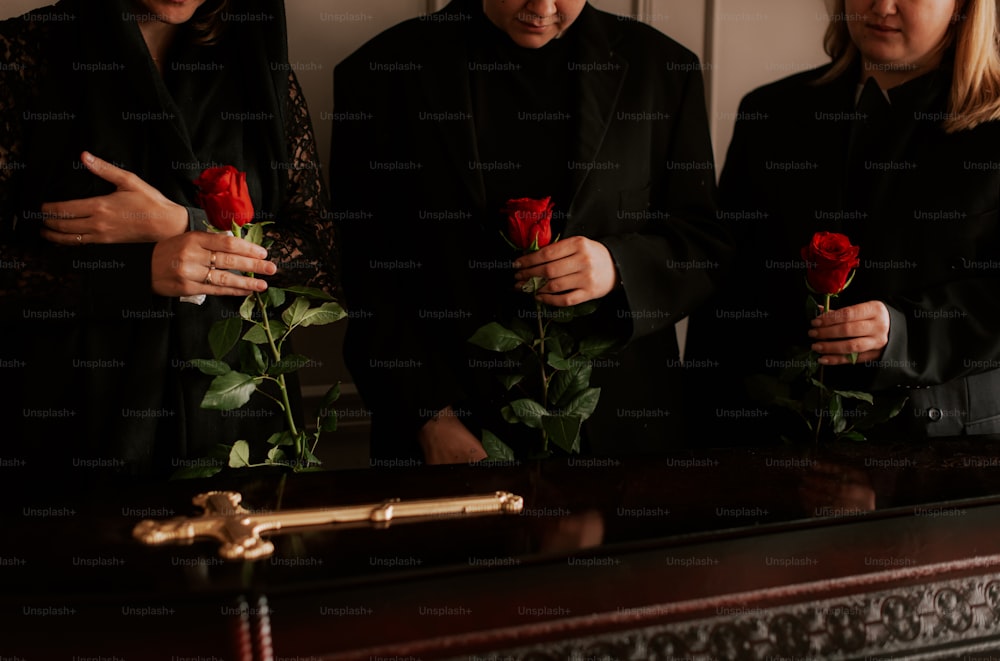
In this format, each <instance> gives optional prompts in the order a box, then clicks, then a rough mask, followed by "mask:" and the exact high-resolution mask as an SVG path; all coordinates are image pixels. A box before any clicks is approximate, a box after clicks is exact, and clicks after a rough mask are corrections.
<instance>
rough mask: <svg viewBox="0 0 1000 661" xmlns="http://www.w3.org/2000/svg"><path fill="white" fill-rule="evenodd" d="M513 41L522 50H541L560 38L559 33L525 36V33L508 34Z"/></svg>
mask: <svg viewBox="0 0 1000 661" xmlns="http://www.w3.org/2000/svg"><path fill="white" fill-rule="evenodd" d="M508 35H509V36H510V38H511V40H512V41H513V42H514V43H515V44H517V45H518V46H520V47H521V48H541V47H542V46H544V45H545V44H547V43H549V42H550V41H552V40H553V39H555V38H556V37H558V36H559V33H558V32H555V33H553V34H525V33H524V32H514V33H508Z"/></svg>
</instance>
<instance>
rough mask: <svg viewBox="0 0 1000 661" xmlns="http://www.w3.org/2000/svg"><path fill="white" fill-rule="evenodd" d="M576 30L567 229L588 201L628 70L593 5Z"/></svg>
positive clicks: (584, 14) (610, 34)
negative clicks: (585, 197)
mask: <svg viewBox="0 0 1000 661" xmlns="http://www.w3.org/2000/svg"><path fill="white" fill-rule="evenodd" d="M572 29H573V30H575V31H576V32H577V34H579V38H580V43H579V51H578V52H579V66H580V68H579V70H578V71H577V72H576V76H577V85H578V90H579V92H578V94H579V102H580V103H579V117H578V126H577V128H578V131H579V134H578V138H577V151H576V154H575V158H576V163H575V164H574V167H573V169H572V184H571V191H572V198H571V202H570V206H569V221H568V223H567V230H569V227H570V226H571V225H572V223H573V218H574V217H576V216H578V215H579V214H578V213H577V212H578V211H579V207H580V206H581V205H582V204H583V203H584V200H583V196H582V195H581V194H582V192H583V190H584V185H585V184H586V182H587V178H588V177H589V175H590V172H591V171H592V170H593V167H592V166H593V165H594V161H595V160H596V159H597V156H598V154H599V153H600V151H601V147H602V146H603V145H604V141H605V138H606V137H607V135H608V129H609V128H610V126H611V122H612V120H613V118H614V113H615V109H616V108H617V107H618V99H619V96H620V95H621V92H622V87H623V85H624V83H625V77H626V74H627V73H628V62H627V61H626V60H625V58H623V57H621V56H620V55H618V54H617V53H615V52H614V50H613V46H614V44H615V42H616V41H617V39H618V36H619V35H618V34H612V33H611V32H610V30H609V29H608V27H607V26H606V24H605V23H604V22H602V21H601V20H600V15H599V14H598V13H597V11H596V10H595V9H593V8H592V7H591V6H590V5H589V4H588V5H585V6H584V9H583V12H582V13H581V14H580V16H579V17H578V18H577V20H576V25H574V26H573V28H572ZM567 233H568V232H567Z"/></svg>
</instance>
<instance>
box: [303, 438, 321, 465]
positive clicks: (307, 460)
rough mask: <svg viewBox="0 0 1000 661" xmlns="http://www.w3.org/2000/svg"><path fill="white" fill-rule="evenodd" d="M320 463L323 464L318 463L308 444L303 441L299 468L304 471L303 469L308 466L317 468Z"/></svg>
mask: <svg viewBox="0 0 1000 661" xmlns="http://www.w3.org/2000/svg"><path fill="white" fill-rule="evenodd" d="M322 463H323V462H322V461H320V460H319V458H318V457H317V456H316V455H314V454H313V453H312V450H310V449H309V444H308V443H306V442H305V440H303V441H302V459H301V462H300V468H303V469H304V468H307V467H309V466H319V465H321V464H322Z"/></svg>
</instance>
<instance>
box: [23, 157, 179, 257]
mask: <svg viewBox="0 0 1000 661" xmlns="http://www.w3.org/2000/svg"><path fill="white" fill-rule="evenodd" d="M80 160H82V161H83V164H84V165H85V166H86V167H87V169H88V170H90V171H91V172H93V173H94V174H95V175H97V176H98V177H100V178H101V179H104V180H105V181H108V182H111V183H112V184H114V185H115V186H116V187H117V189H118V190H116V191H115V192H114V193H111V194H110V195H101V196H98V197H89V198H86V199H82V200H69V201H66V202H46V203H45V204H43V205H42V213H43V214H44V216H45V220H44V221H43V223H44V226H45V227H44V228H43V229H42V236H43V237H44V238H46V239H48V240H49V241H51V242H53V243H58V244H61V245H65V246H78V245H82V244H89V243H155V242H156V241H161V240H163V239H167V238H169V237H172V236H177V235H179V234H183V233H184V232H186V231H187V229H188V215H187V210H186V209H185V208H184V207H182V206H181V205H179V204H177V203H176V202H171V201H170V200H168V199H167V198H166V197H164V196H163V194H162V193H160V191H158V190H156V189H155V188H153V187H152V186H150V185H149V184H147V183H146V182H145V181H143V180H142V179H140V178H139V177H138V176H137V175H135V174H133V173H132V172H129V171H127V170H122V169H121V168H119V167H115V166H114V165H112V164H111V163H108V162H107V161H103V160H101V159H99V158H97V157H96V156H94V155H93V154H91V153H89V152H83V154H82V156H81V157H80Z"/></svg>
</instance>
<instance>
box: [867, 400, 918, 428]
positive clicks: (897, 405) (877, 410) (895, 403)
mask: <svg viewBox="0 0 1000 661" xmlns="http://www.w3.org/2000/svg"><path fill="white" fill-rule="evenodd" d="M908 399H909V397H907V396H906V395H879V396H878V397H877V398H876V399H875V402H874V405H873V406H872V410H871V412H870V413H869V414H868V415H866V416H865V417H863V418H862V419H861V420H859V421H858V423H857V424H856V425H855V428H857V429H871V428H872V427H874V426H876V425H880V424H882V423H883V422H888V421H889V420H891V419H893V418H895V417H896V416H897V415H899V412H900V411H902V410H903V407H904V406H905V405H906V402H907V400H908Z"/></svg>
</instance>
